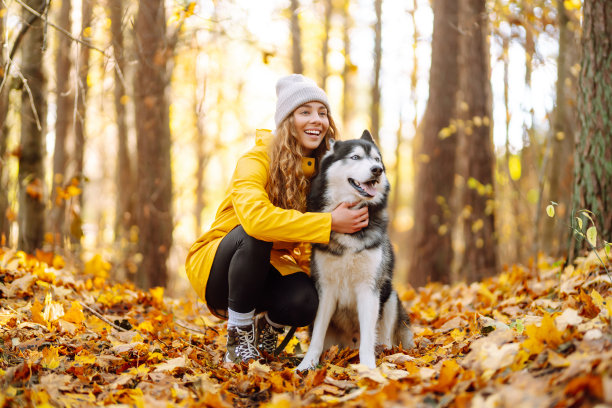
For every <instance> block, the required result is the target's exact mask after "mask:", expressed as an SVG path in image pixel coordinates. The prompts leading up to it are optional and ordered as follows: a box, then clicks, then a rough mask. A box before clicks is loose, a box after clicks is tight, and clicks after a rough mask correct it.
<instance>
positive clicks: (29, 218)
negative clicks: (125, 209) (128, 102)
mask: <svg viewBox="0 0 612 408" xmlns="http://www.w3.org/2000/svg"><path fill="white" fill-rule="evenodd" d="M27 4H28V5H29V6H30V7H31V8H33V9H34V10H37V11H39V12H40V13H41V14H42V13H43V12H44V9H45V2H44V1H42V0H29V1H28V2H27ZM30 16H31V14H30V12H29V11H27V10H24V17H25V19H26V20H28V19H29V18H30ZM43 37H44V26H43V22H42V20H40V19H35V20H34V21H33V23H32V26H31V27H30V29H29V30H28V31H27V33H26V34H25V37H24V39H23V43H22V46H21V52H22V58H21V73H22V74H23V76H24V78H25V80H26V81H27V82H26V83H25V84H24V86H23V90H22V92H21V144H20V151H21V155H20V157H19V216H18V222H19V240H18V241H19V242H18V247H19V249H21V250H23V251H26V252H29V253H32V252H34V250H36V249H38V248H42V244H43V238H44V225H45V201H44V186H43V184H44V179H45V169H44V135H45V129H44V126H45V118H46V111H47V106H46V101H45V84H46V79H45V76H44V70H43V53H44V49H43V44H44V42H43V41H44V38H43Z"/></svg>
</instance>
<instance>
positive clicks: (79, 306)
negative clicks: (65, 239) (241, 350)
mask: <svg viewBox="0 0 612 408" xmlns="http://www.w3.org/2000/svg"><path fill="white" fill-rule="evenodd" d="M601 255H602V256H604V257H605V255H604V254H603V253H602V254H601ZM604 259H605V258H604ZM536 266H537V267H536ZM109 268H110V265H109V264H107V263H106V262H104V261H103V260H102V259H101V258H100V257H98V256H96V257H94V258H92V259H91V260H90V261H89V262H87V263H86V264H85V266H84V267H83V268H76V267H69V266H66V265H65V263H64V260H63V259H62V258H61V257H59V256H53V255H51V254H46V253H38V254H37V256H30V255H26V254H24V253H21V252H16V251H13V250H8V249H4V250H0V350H1V359H0V407H3V406H39V407H47V406H66V407H70V406H92V405H124V406H136V407H158V406H159V407H167V406H189V407H191V406H198V407H199V406H202V407H207V406H214V407H217V406H220V407H225V406H227V407H230V406H237V407H243V406H255V405H264V406H275V407H293V406H295V407H301V406H304V405H317V406H335V405H337V406H340V405H341V406H407V407H410V406H418V407H425V406H436V407H447V406H448V407H464V406H473V407H512V408H517V407H578V406H580V407H583V406H586V407H589V406H598V405H599V406H610V404H612V330H611V328H610V316H611V315H612V284H611V283H610V278H609V276H608V275H607V274H606V272H605V270H604V268H603V266H602V264H601V262H599V261H598V260H597V258H596V256H595V254H594V253H592V254H590V255H589V256H588V257H587V258H582V259H578V260H577V262H576V264H575V265H573V266H570V267H567V268H565V269H564V270H561V269H560V266H557V265H554V264H550V263H548V262H546V261H544V260H540V262H539V264H538V265H531V267H523V266H511V267H509V268H506V269H505V270H503V271H502V272H501V273H500V275H499V276H497V277H495V278H493V279H489V280H486V281H484V282H481V283H475V284H472V285H469V286H467V285H465V284H459V285H454V286H451V287H449V286H441V285H429V286H427V287H426V288H424V289H422V290H419V291H418V292H414V291H413V290H409V289H406V290H403V291H402V294H401V297H402V300H403V301H404V303H405V305H406V308H407V309H408V310H409V311H410V315H411V318H412V321H413V328H414V331H415V347H414V348H413V349H410V350H400V349H393V350H384V351H383V352H382V353H381V354H380V355H379V358H378V361H377V362H378V368H377V369H376V370H370V369H368V368H366V367H364V366H362V365H359V364H358V355H357V351H355V350H348V349H345V350H338V349H337V348H333V349H331V350H329V351H327V352H326V353H325V354H324V355H323V359H322V360H323V361H322V365H321V366H320V368H319V369H317V370H316V371H311V372H308V373H305V374H299V373H296V372H295V370H294V367H295V366H296V363H297V362H298V361H299V359H298V358H296V357H295V356H296V355H299V354H300V353H302V350H304V349H305V348H306V347H307V339H308V337H307V333H306V331H302V330H299V331H298V332H297V338H295V339H293V340H292V341H291V342H290V344H289V347H288V350H290V351H292V353H286V354H283V355H282V356H281V358H280V359H272V360H271V361H269V362H268V363H266V364H261V363H251V364H250V365H249V366H246V365H242V366H241V365H233V364H229V363H222V357H223V352H224V348H225V333H226V332H225V326H224V324H223V322H221V321H219V320H217V319H215V318H214V317H212V316H211V315H210V314H208V312H207V311H206V307H205V306H203V305H202V304H201V303H198V302H196V301H195V300H189V299H170V298H167V297H164V294H163V290H162V289H160V288H158V289H153V290H150V291H146V292H144V291H140V290H137V289H136V288H134V287H133V286H132V285H130V284H125V283H123V284H119V283H114V284H111V283H109V282H108V279H107V275H108V271H109ZM608 268H609V266H608ZM298 338H299V340H298Z"/></svg>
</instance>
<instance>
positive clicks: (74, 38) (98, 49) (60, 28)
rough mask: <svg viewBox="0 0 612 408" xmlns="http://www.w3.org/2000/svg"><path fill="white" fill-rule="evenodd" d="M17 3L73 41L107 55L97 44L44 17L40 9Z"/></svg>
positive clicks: (17, 0)
mask: <svg viewBox="0 0 612 408" xmlns="http://www.w3.org/2000/svg"><path fill="white" fill-rule="evenodd" d="M15 1H16V2H17V3H19V4H20V5H21V6H22V7H23V8H25V9H26V10H28V11H29V12H30V13H32V14H34V15H35V16H36V17H38V18H40V19H41V20H42V21H44V22H45V23H46V24H49V25H50V26H51V27H53V28H55V29H56V30H58V31H59V32H61V33H62V34H64V35H66V36H67V37H68V38H70V39H71V40H73V41H76V42H78V43H80V44H83V45H84V46H86V47H89V48H91V49H92V50H96V51H98V52H100V53H102V54H104V55H106V53H105V52H104V50H102V49H100V48H98V47H96V46H95V45H92V44H91V43H89V42H87V41H83V40H81V39H80V38H76V37H74V36H73V35H72V34H70V32H68V31H67V30H66V29H64V28H62V27H59V26H58V25H56V24H54V23H52V22H51V21H49V20H48V19H47V18H46V17H44V16H43V15H42V14H40V13H39V12H38V11H36V10H34V9H33V8H32V7H30V6H28V5H27V4H25V3H24V2H23V1H22V0H15Z"/></svg>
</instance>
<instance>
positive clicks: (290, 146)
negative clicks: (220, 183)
mask: <svg viewBox="0 0 612 408" xmlns="http://www.w3.org/2000/svg"><path fill="white" fill-rule="evenodd" d="M327 117H328V119H329V128H328V129H327V133H326V134H325V136H324V137H323V140H322V141H321V144H319V147H317V148H316V149H315V150H314V151H313V152H312V155H311V156H312V157H313V158H314V159H315V163H316V168H315V174H316V172H317V171H318V165H319V160H320V159H321V157H323V154H325V152H326V151H327V150H329V140H330V139H336V135H337V134H338V130H337V129H336V124H335V123H334V120H333V119H332V117H331V115H329V114H328V116H327ZM269 155H270V173H269V177H268V185H267V186H266V191H267V193H268V197H269V198H270V201H271V202H272V204H274V205H275V206H277V207H280V208H284V209H287V210H289V209H293V210H298V211H301V212H305V211H306V198H307V197H308V192H309V190H310V180H309V179H308V178H307V177H306V176H305V175H304V171H303V169H302V158H304V157H305V154H304V150H303V148H302V145H300V143H299V141H298V134H297V130H296V128H295V122H294V119H293V115H289V116H288V117H287V118H286V119H285V120H283V121H282V122H281V124H280V125H279V126H278V127H277V129H276V132H275V136H274V139H273V141H272V144H271V146H270V151H269Z"/></svg>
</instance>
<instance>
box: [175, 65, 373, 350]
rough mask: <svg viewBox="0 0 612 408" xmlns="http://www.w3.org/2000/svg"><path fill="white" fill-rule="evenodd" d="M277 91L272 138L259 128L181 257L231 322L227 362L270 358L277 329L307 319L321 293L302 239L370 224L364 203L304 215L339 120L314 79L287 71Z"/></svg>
mask: <svg viewBox="0 0 612 408" xmlns="http://www.w3.org/2000/svg"><path fill="white" fill-rule="evenodd" d="M276 93H277V97H278V100H277V104H276V114H275V116H274V118H275V122H276V130H275V132H274V134H273V133H272V132H270V131H269V130H258V131H257V140H256V146H255V147H254V148H253V149H251V150H250V151H249V152H247V153H246V154H245V155H244V156H242V157H241V158H240V159H239V161H238V164H237V165H236V170H235V172H234V175H233V177H232V180H231V184H230V187H229V189H228V191H229V194H228V195H227V197H226V198H225V199H224V200H223V202H222V203H221V205H220V207H219V210H218V212H217V216H216V219H215V221H214V223H213V225H212V227H211V230H210V231H208V232H207V233H205V234H204V235H202V237H200V239H199V240H198V241H197V242H196V243H195V244H193V246H192V247H191V250H190V252H189V255H188V257H187V261H186V271H187V276H188V277H189V280H190V281H191V284H192V285H193V287H194V289H195V290H196V292H197V293H198V295H199V296H200V298H202V300H204V301H205V302H206V304H207V305H208V307H209V309H210V310H211V311H212V312H213V313H214V314H215V315H217V316H219V317H223V318H227V319H228V329H227V332H228V338H227V353H226V356H225V359H226V361H232V362H246V361H249V360H253V359H260V358H261V357H265V356H266V354H272V353H274V351H275V349H276V343H277V338H278V335H279V334H280V333H282V332H283V328H284V326H306V325H308V324H310V323H311V322H312V321H313V320H314V315H315V312H316V310H317V305H318V300H317V299H318V297H317V293H316V289H315V288H314V284H313V283H312V281H311V280H310V278H309V277H308V274H309V272H310V268H309V261H310V255H309V251H308V247H307V243H327V242H329V239H330V234H331V231H335V232H342V233H353V232H357V231H359V230H361V229H362V228H364V227H365V226H367V225H368V210H367V208H362V209H359V210H351V209H349V206H351V205H352V203H344V204H341V205H340V206H338V207H337V208H335V209H332V210H331V211H328V212H306V197H307V195H308V191H309V189H310V177H312V175H313V174H315V173H316V171H317V168H318V160H319V159H320V158H321V157H322V156H323V154H324V153H325V152H326V151H327V150H328V149H329V146H330V141H331V140H334V139H335V138H336V134H337V131H336V126H335V124H334V121H333V119H332V117H331V115H330V113H329V112H330V108H329V102H328V99H327V95H326V94H325V92H324V91H323V90H322V89H321V88H319V87H318V86H317V85H316V84H315V83H314V82H313V81H311V80H309V79H307V78H305V77H303V76H302V75H290V76H287V77H284V78H281V79H280V80H279V81H278V83H277V85H276ZM260 312H262V313H261V314H259V313H260ZM255 313H258V314H259V317H258V318H257V319H255Z"/></svg>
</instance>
